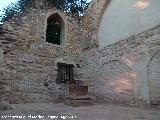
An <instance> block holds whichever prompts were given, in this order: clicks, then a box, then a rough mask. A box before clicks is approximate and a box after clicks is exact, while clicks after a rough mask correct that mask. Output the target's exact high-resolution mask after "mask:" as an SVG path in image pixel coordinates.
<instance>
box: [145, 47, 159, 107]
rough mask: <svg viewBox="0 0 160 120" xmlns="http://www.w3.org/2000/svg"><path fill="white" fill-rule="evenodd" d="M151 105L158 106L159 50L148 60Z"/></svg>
mask: <svg viewBox="0 0 160 120" xmlns="http://www.w3.org/2000/svg"><path fill="white" fill-rule="evenodd" d="M147 73H148V81H149V93H150V103H151V105H157V104H158V105H160V79H159V78H160V50H158V51H157V52H156V53H155V54H154V55H153V56H152V57H151V59H150V61H149V63H148V66H147Z"/></svg>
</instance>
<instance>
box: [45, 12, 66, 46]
mask: <svg viewBox="0 0 160 120" xmlns="http://www.w3.org/2000/svg"><path fill="white" fill-rule="evenodd" d="M64 40H65V22H64V20H63V18H62V17H61V16H60V15H59V14H58V12H56V13H53V14H51V15H50V16H49V17H47V25H46V42H48V43H53V44H57V45H64V42H65V41H64Z"/></svg>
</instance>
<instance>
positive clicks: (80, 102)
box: [64, 98, 93, 107]
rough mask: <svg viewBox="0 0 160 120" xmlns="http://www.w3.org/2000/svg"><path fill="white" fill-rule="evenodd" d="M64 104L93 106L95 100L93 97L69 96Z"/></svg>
mask: <svg viewBox="0 0 160 120" xmlns="http://www.w3.org/2000/svg"><path fill="white" fill-rule="evenodd" d="M64 104H65V105H68V106H72V107H80V106H91V105H93V102H92V100H91V98H67V99H66V100H65V102H64Z"/></svg>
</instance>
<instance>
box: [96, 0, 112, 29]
mask: <svg viewBox="0 0 160 120" xmlns="http://www.w3.org/2000/svg"><path fill="white" fill-rule="evenodd" d="M111 1H112V0H105V3H103V5H102V8H101V11H100V14H99V17H98V23H97V27H98V29H99V26H100V23H101V20H102V17H103V14H104V12H105V10H106V9H107V8H108V5H109V4H110V2H111Z"/></svg>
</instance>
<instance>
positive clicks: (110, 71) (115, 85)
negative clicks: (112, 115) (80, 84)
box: [95, 60, 135, 105]
mask: <svg viewBox="0 0 160 120" xmlns="http://www.w3.org/2000/svg"><path fill="white" fill-rule="evenodd" d="M95 94H96V96H97V101H99V100H103V102H108V103H113V104H128V105H133V104H135V94H134V73H133V72H132V71H131V69H130V67H129V66H128V65H127V64H125V63H123V62H121V61H119V60H114V61H110V62H108V63H105V64H103V65H102V66H101V67H100V68H99V70H98V71H97V80H96V83H95ZM100 102H101V101H100Z"/></svg>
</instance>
